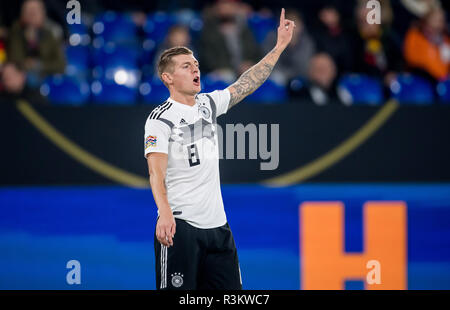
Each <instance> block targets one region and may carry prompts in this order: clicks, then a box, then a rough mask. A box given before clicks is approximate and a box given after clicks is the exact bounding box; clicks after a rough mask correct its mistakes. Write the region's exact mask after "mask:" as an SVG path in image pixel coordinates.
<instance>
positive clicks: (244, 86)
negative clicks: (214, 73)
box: [228, 9, 295, 109]
mask: <svg viewBox="0 0 450 310" xmlns="http://www.w3.org/2000/svg"><path fill="white" fill-rule="evenodd" d="M294 28H295V23H294V22H293V21H291V20H288V19H285V17H284V9H281V15H280V25H279V26H278V36H277V43H276V45H275V47H274V48H273V49H272V50H271V51H270V52H269V53H268V54H267V55H266V56H264V58H263V59H261V60H260V61H259V62H258V63H257V64H256V65H254V66H253V67H251V68H250V69H248V70H247V71H245V72H244V73H243V74H242V75H241V76H240V77H239V79H238V80H237V81H236V82H234V83H233V84H231V85H230V86H229V87H228V90H229V91H230V95H231V98H230V104H229V105H228V109H231V108H232V107H233V106H234V105H236V104H237V103H238V102H240V101H242V100H243V99H244V98H245V97H247V96H248V95H250V94H251V93H253V92H254V91H255V90H256V89H258V87H259V86H261V85H262V84H263V83H264V81H265V80H267V78H268V77H269V75H270V73H271V72H272V70H273V67H274V66H275V64H276V63H277V61H278V59H279V58H280V55H281V53H282V52H283V51H284V50H285V48H286V47H287V46H288V44H289V42H291V39H292V34H293V32H294Z"/></svg>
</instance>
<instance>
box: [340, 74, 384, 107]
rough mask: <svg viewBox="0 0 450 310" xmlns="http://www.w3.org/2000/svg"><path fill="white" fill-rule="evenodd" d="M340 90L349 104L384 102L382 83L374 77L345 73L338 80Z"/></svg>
mask: <svg viewBox="0 0 450 310" xmlns="http://www.w3.org/2000/svg"><path fill="white" fill-rule="evenodd" d="M338 91H339V94H340V97H341V98H342V100H344V102H345V103H347V104H370V105H378V104H382V103H383V100H384V98H383V88H382V85H381V83H380V82H379V81H378V80H377V79H375V78H372V77H369V76H366V75H361V74H348V75H344V76H343V77H342V78H341V79H339V81H338Z"/></svg>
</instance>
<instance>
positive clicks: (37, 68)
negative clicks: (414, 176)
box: [0, 0, 450, 105]
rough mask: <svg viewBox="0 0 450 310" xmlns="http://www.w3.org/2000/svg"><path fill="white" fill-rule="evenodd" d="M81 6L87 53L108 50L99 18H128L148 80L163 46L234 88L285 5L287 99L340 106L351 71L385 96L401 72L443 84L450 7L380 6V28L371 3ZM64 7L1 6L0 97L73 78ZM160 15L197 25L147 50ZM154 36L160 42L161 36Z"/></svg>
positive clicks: (278, 79) (165, 35)
mask: <svg viewBox="0 0 450 310" xmlns="http://www.w3.org/2000/svg"><path fill="white" fill-rule="evenodd" d="M79 2H80V3H81V9H82V22H83V24H84V25H85V26H86V27H87V29H89V30H88V33H87V34H88V35H89V36H90V37H91V38H90V39H89V40H88V41H87V44H88V45H89V47H90V48H91V49H96V48H97V49H99V48H102V47H104V46H105V44H107V43H108V42H104V41H102V42H100V41H98V40H97V41H95V40H94V39H95V37H96V33H98V29H97V30H96V28H95V27H96V26H95V24H96V23H95V21H96V17H98V16H99V15H101V14H104V12H107V11H109V10H113V11H115V12H121V13H125V12H126V13H127V14H129V15H130V16H131V19H132V22H133V23H134V24H135V26H136V29H138V31H137V32H136V38H135V39H136V40H137V42H139V43H138V44H140V45H138V46H139V50H141V51H143V53H147V54H148V55H147V57H144V58H142V59H144V60H143V61H141V62H140V63H139V68H140V69H141V73H140V74H141V75H140V78H141V79H144V78H145V77H146V76H147V77H151V76H152V75H153V72H154V65H155V62H156V60H157V58H158V55H159V54H160V53H161V52H162V51H163V50H164V49H166V48H169V47H172V46H177V45H184V46H188V47H189V48H191V49H192V50H193V51H194V52H195V54H196V56H197V57H198V59H199V60H200V65H201V71H202V75H203V76H208V77H209V78H211V79H215V80H220V81H223V82H224V84H226V83H231V82H233V81H234V80H235V79H236V78H237V77H239V75H240V74H242V73H243V72H244V71H245V70H247V69H248V68H250V67H251V66H252V65H254V64H255V63H256V62H258V61H259V60H260V59H261V57H262V56H264V54H265V53H267V52H268V51H270V50H271V49H272V48H273V46H274V45H275V42H276V28H277V26H278V25H277V23H278V14H279V12H280V8H281V6H282V5H283V6H285V7H286V18H288V19H291V20H294V21H295V24H296V25H297V27H296V32H295V35H294V38H293V40H292V43H291V44H290V45H289V47H288V48H287V49H286V51H285V52H284V53H283V54H282V56H281V58H280V60H279V63H278V64H277V66H276V68H275V70H274V72H273V74H272V75H271V78H270V80H271V82H273V83H275V84H276V85H278V86H280V87H283V88H284V89H286V90H287V92H288V94H289V96H290V97H291V98H306V99H309V100H310V101H312V102H314V103H316V104H318V105H323V104H327V103H331V102H344V103H345V102H346V98H345V94H343V93H342V92H340V91H339V87H338V81H339V80H340V79H341V78H342V77H344V76H347V75H349V74H363V75H366V76H369V77H371V78H373V79H376V80H377V81H379V83H380V85H382V89H383V90H382V91H383V93H384V96H385V97H388V96H389V93H390V92H391V91H392V84H393V83H394V82H395V81H396V79H397V78H398V75H399V74H403V73H405V72H408V73H411V74H414V75H415V76H418V77H420V78H421V79H423V80H425V81H427V82H429V83H430V84H431V85H433V86H435V85H437V84H438V83H440V82H443V81H446V80H448V78H449V72H450V36H449V32H448V29H449V28H448V20H447V16H446V13H447V12H448V2H449V1H443V0H391V1H390V0H380V3H381V24H369V23H368V22H367V15H368V14H369V12H370V11H371V8H367V0H350V1H348V0H346V1H332V0H330V1H325V0H324V1H321V0H316V1H306V2H311V3H310V4H309V5H308V4H304V3H303V4H296V3H295V2H292V3H291V2H289V1H287V2H286V1H280V2H278V3H269V1H266V2H267V3H266V2H265V1H259V2H257V1H254V2H252V1H240V0H215V1H200V2H199V1H196V2H194V3H190V2H188V1H167V2H165V4H164V5H163V6H162V7H160V6H158V4H155V3H151V4H148V3H147V4H141V3H137V2H136V3H135V1H131V2H128V1H127V3H126V4H125V1H120V2H119V1H109V2H108V1H79ZM303 2H305V1H303ZM66 3H67V1H56V0H48V1H44V0H25V1H14V3H5V2H4V1H2V2H1V4H0V6H2V7H0V12H1V13H0V93H1V98H2V99H7V100H11V99H18V98H24V99H27V100H29V101H32V102H46V96H45V95H46V93H45V91H44V92H43V91H42V85H43V83H44V82H45V81H46V80H47V79H49V77H51V76H54V75H65V74H66V75H67V74H69V73H70V72H69V71H70V70H68V67H69V65H70V59H68V53H67V51H68V49H69V48H70V47H71V46H73V45H77V44H78V42H74V40H75V39H74V38H73V37H72V36H71V33H72V30H71V25H69V24H68V23H67V21H66V15H67V13H68V9H67V8H66ZM157 10H167V11H166V12H168V11H170V12H177V11H182V12H183V14H182V15H181V16H192V15H193V16H196V14H197V15H198V16H199V17H200V24H197V26H193V24H192V23H190V24H188V23H182V22H177V23H171V24H170V27H167V29H166V31H159V30H158V33H157V34H154V37H155V40H154V41H153V44H151V43H149V41H148V40H146V39H148V37H147V36H146V34H145V32H146V29H145V28H146V27H147V26H146V23H147V21H148V16H149V15H150V14H155V12H156V11H157ZM186 12H187V13H186ZM102 27H106V25H103V26H102ZM97 28H98V27H97ZM102 30H103V29H102ZM159 36H162V37H161V39H157V37H159ZM97 37H98V36H97ZM75 41H77V40H75ZM78 41H80V42H81V41H82V40H81V39H80V40H78ZM127 44H128V43H127ZM150 49H151V50H152V52H150ZM75 66H77V64H76V63H75ZM75 69H76V68H75ZM90 70H91V71H89V72H90V73H88V74H87V76H85V78H86V79H87V80H90V81H91V80H92V79H94V78H98V77H93V75H95V74H98V72H96V71H95V70H94V69H93V68H90ZM75 71H76V70H75ZM298 85H301V87H298ZM47 94H48V91H47Z"/></svg>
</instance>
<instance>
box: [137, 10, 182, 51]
mask: <svg viewBox="0 0 450 310" xmlns="http://www.w3.org/2000/svg"><path fill="white" fill-rule="evenodd" d="M175 24H176V19H175V17H174V15H172V14H167V13H165V12H162V11H157V12H155V13H153V14H150V15H149V16H148V17H147V20H146V22H145V24H144V33H145V38H146V39H151V40H153V41H154V42H155V43H156V44H160V43H161V42H163V41H164V39H165V37H166V35H167V33H168V31H169V29H170V27H172V26H173V25H175Z"/></svg>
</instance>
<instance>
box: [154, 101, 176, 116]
mask: <svg viewBox="0 0 450 310" xmlns="http://www.w3.org/2000/svg"><path fill="white" fill-rule="evenodd" d="M171 106H172V103H170V104H169V105H168V106H166V107H165V108H164V109H163V110H161V112H159V114H158V115H157V116H156V117H155V119H159V118H160V117H161V115H162V114H163V113H164V112H166V111H167V110H169V109H170V107H171Z"/></svg>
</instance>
